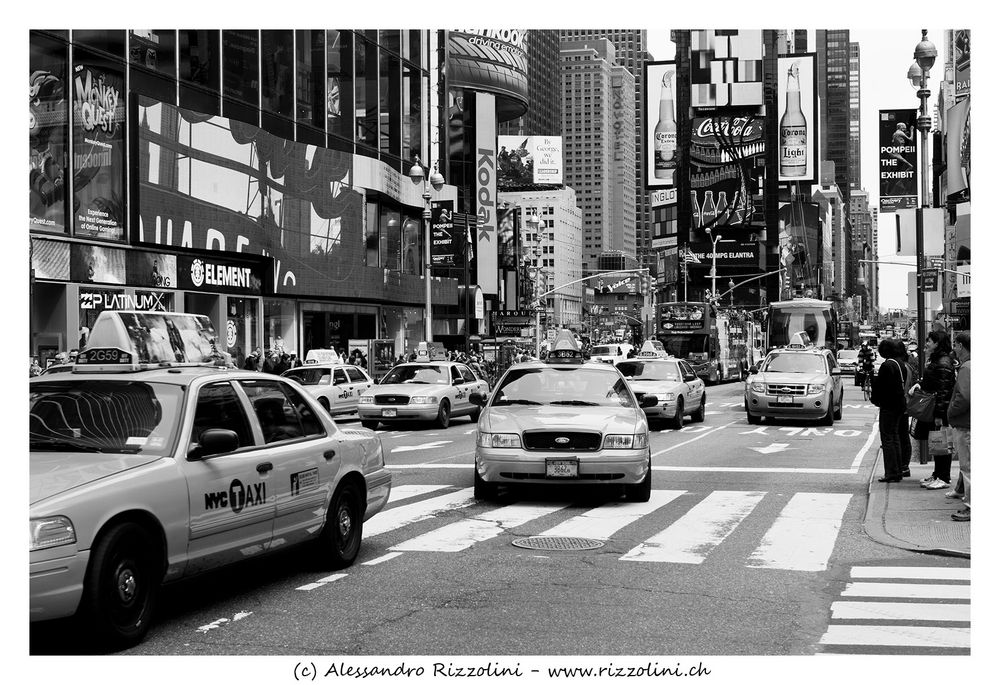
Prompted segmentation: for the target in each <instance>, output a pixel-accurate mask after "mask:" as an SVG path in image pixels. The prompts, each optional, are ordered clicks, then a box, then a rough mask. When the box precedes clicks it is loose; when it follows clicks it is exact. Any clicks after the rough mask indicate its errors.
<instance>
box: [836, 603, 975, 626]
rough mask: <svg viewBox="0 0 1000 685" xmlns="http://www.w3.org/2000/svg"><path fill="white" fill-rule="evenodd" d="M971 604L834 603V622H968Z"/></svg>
mask: <svg viewBox="0 0 1000 685" xmlns="http://www.w3.org/2000/svg"><path fill="white" fill-rule="evenodd" d="M971 607H972V605H971V604H931V603H929V602H834V603H833V605H832V606H831V609H832V610H833V615H832V618H834V619H836V620H861V619H865V620H869V619H870V620H876V619H877V620H884V621H966V622H967V621H969V620H971Z"/></svg>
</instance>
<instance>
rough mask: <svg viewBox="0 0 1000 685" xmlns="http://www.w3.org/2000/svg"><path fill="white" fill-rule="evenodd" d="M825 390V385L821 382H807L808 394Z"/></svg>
mask: <svg viewBox="0 0 1000 685" xmlns="http://www.w3.org/2000/svg"><path fill="white" fill-rule="evenodd" d="M824 390H826V386H825V385H824V384H822V383H810V384H809V394H810V395H815V394H817V393H821V392H823V391H824Z"/></svg>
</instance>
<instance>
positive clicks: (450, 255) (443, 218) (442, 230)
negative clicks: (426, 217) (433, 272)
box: [431, 200, 465, 268]
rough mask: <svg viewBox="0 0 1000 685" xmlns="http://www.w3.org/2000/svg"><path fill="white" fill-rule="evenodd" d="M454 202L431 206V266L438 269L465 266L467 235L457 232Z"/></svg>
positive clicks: (436, 203)
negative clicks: (453, 208)
mask: <svg viewBox="0 0 1000 685" xmlns="http://www.w3.org/2000/svg"><path fill="white" fill-rule="evenodd" d="M453 204H454V203H453V202H452V201H450V200H448V201H445V202H435V203H433V205H432V206H431V264H433V265H434V267H435V268H438V267H448V268H453V267H462V266H464V265H465V261H464V259H465V250H464V249H463V248H464V247H465V234H464V232H463V234H462V235H458V234H457V233H456V230H455V222H454V212H453V211H452V206H453Z"/></svg>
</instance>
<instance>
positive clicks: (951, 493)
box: [944, 490, 965, 499]
mask: <svg viewBox="0 0 1000 685" xmlns="http://www.w3.org/2000/svg"><path fill="white" fill-rule="evenodd" d="M944 496H945V497H947V498H948V499H965V495H960V494H958V493H957V492H955V491H954V490H949V491H948V492H946V493H944Z"/></svg>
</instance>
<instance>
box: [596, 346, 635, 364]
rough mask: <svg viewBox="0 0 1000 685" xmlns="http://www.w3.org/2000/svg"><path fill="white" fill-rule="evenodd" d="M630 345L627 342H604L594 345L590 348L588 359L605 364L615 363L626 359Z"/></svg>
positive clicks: (630, 348)
mask: <svg viewBox="0 0 1000 685" xmlns="http://www.w3.org/2000/svg"><path fill="white" fill-rule="evenodd" d="M631 350H632V346H631V345H629V344H628V343H605V344H601V345H594V346H593V347H592V348H590V359H591V360H592V361H599V362H604V363H605V364H617V363H618V362H623V361H625V360H626V359H628V353H629V352H630V351H631Z"/></svg>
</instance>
